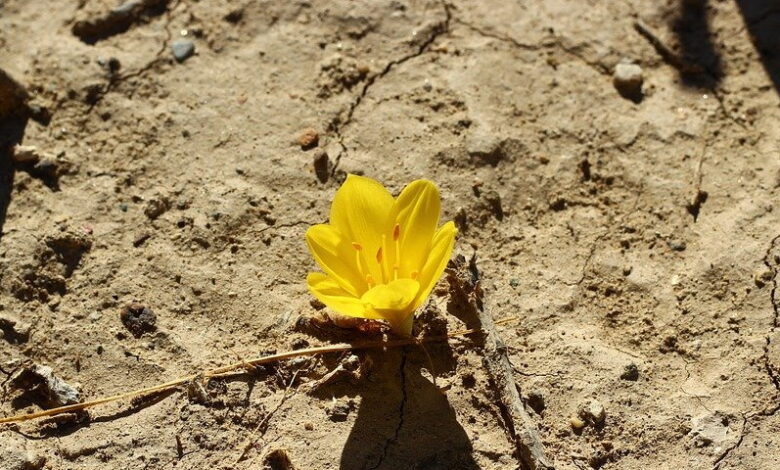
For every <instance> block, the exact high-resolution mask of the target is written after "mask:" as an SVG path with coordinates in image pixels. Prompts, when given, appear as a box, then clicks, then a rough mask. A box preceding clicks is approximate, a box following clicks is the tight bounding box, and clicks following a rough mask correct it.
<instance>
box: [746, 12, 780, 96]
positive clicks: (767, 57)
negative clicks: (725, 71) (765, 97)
mask: <svg viewBox="0 0 780 470" xmlns="http://www.w3.org/2000/svg"><path fill="white" fill-rule="evenodd" d="M736 1H737V5H738V6H739V10H740V12H741V13H742V18H743V20H744V21H745V27H746V28H747V30H748V33H749V34H750V39H751V40H752V41H753V45H754V46H755V47H756V50H757V51H758V54H759V56H760V57H761V63H762V64H763V65H764V70H766V73H767V75H768V76H769V79H770V80H771V81H772V85H774V87H775V91H777V92H778V94H780V0H736Z"/></svg>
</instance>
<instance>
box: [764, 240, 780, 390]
mask: <svg viewBox="0 0 780 470" xmlns="http://www.w3.org/2000/svg"><path fill="white" fill-rule="evenodd" d="M777 240H780V235H777V236H775V237H774V238H773V239H772V241H771V242H770V243H769V247H768V248H767V250H766V254H765V255H764V265H765V266H766V267H767V269H769V270H770V271H771V272H772V289H771V290H770V291H769V301H770V302H771V304H772V326H771V327H770V328H769V332H768V333H767V335H766V344H765V345H764V354H763V356H762V360H763V363H764V369H765V370H766V372H767V374H768V375H769V379H770V380H771V381H772V384H773V385H774V387H775V390H777V391H778V392H780V377H778V374H777V372H775V370H774V369H773V368H772V364H771V363H770V362H769V346H770V344H771V342H772V333H774V332H775V330H776V329H777V327H778V323H779V322H780V306H778V303H777V299H776V297H775V295H776V293H777V268H776V267H773V266H772V263H771V260H770V257H771V256H772V249H773V248H774V247H775V243H776V242H777Z"/></svg>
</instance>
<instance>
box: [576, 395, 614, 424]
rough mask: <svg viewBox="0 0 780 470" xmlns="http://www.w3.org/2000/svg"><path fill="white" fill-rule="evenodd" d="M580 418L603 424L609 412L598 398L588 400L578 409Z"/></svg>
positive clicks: (591, 422)
mask: <svg viewBox="0 0 780 470" xmlns="http://www.w3.org/2000/svg"><path fill="white" fill-rule="evenodd" d="M577 413H578V415H579V417H580V418H582V419H583V420H585V421H586V422H587V423H589V424H591V425H594V426H601V425H603V424H604V420H605V419H606V418H607V412H606V410H605V409H604V405H602V404H601V402H600V401H598V400H588V401H586V402H585V403H583V404H581V405H580V407H579V410H578V412H577Z"/></svg>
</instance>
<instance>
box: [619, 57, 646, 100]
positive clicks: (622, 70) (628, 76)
mask: <svg viewBox="0 0 780 470" xmlns="http://www.w3.org/2000/svg"><path fill="white" fill-rule="evenodd" d="M643 82H644V78H643V76H642V67H640V66H638V65H636V64H631V63H626V62H621V63H619V64H617V66H615V72H614V74H613V75H612V83H613V84H614V85H615V89H617V91H618V93H620V96H622V97H623V98H626V99H629V100H631V101H634V102H639V101H641V100H642V83H643Z"/></svg>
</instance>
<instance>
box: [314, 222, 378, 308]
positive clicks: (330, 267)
mask: <svg viewBox="0 0 780 470" xmlns="http://www.w3.org/2000/svg"><path fill="white" fill-rule="evenodd" d="M306 244H307V245H308V246H309V251H310V252H311V254H312V256H313V257H314V261H316V262H317V265H319V267H320V268H321V269H322V270H323V271H325V272H326V273H328V275H329V276H330V277H332V278H333V280H334V281H335V282H337V283H338V285H339V286H340V287H341V288H342V289H344V290H345V291H347V292H348V293H349V294H350V295H351V296H352V297H360V295H361V294H362V293H363V292H365V291H366V290H367V289H368V286H367V285H366V280H365V278H364V277H363V276H362V275H361V274H360V271H359V270H358V269H357V261H356V259H355V250H354V249H353V248H352V245H351V243H350V242H349V241H348V240H347V239H346V238H344V236H342V235H341V234H340V233H339V231H338V230H336V229H335V228H333V227H332V226H330V225H325V224H320V225H314V226H312V227H309V229H308V230H307V231H306Z"/></svg>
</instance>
